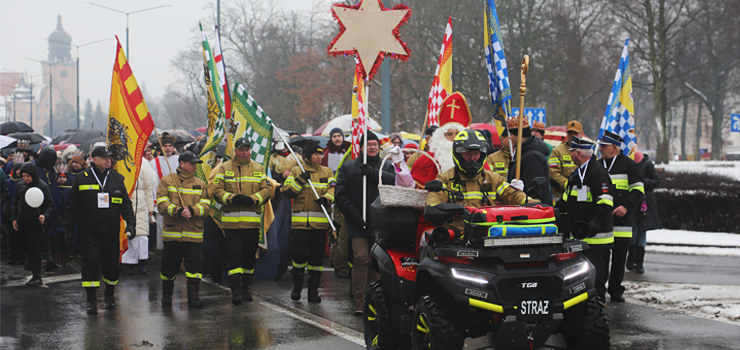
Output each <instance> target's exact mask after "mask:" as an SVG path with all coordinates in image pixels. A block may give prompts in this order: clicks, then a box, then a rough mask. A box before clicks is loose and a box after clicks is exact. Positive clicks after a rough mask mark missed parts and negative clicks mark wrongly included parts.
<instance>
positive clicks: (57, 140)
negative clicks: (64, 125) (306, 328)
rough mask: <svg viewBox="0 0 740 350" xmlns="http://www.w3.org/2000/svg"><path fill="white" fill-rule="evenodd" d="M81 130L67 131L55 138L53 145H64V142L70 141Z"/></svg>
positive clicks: (52, 141)
mask: <svg viewBox="0 0 740 350" xmlns="http://www.w3.org/2000/svg"><path fill="white" fill-rule="evenodd" d="M78 131H80V129H67V130H65V131H64V132H63V133H61V134H59V135H57V136H54V138H53V139H52V140H51V144H52V145H58V144H60V143H62V142H63V141H67V140H69V138H70V137H72V136H74V135H75V134H76V133H77V132H78Z"/></svg>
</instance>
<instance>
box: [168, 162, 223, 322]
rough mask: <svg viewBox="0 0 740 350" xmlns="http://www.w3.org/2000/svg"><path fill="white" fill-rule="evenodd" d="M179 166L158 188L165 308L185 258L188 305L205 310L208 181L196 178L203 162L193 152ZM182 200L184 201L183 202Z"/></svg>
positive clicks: (209, 201)
mask: <svg viewBox="0 0 740 350" xmlns="http://www.w3.org/2000/svg"><path fill="white" fill-rule="evenodd" d="M178 160H179V163H180V167H178V168H177V171H176V172H175V173H172V174H169V175H166V176H164V177H163V178H162V180H161V181H160V182H159V186H158V187H157V209H158V210H159V212H160V213H162V218H163V220H164V222H163V226H162V227H163V228H162V241H163V242H164V249H163V250H162V270H161V274H160V276H161V277H162V305H163V306H170V305H172V294H173V289H174V286H175V277H177V273H178V272H179V271H180V262H182V261H183V259H185V276H186V277H187V286H188V306H189V307H193V308H201V307H203V302H201V301H200V297H199V296H198V294H199V292H200V280H201V278H202V277H203V275H202V272H203V267H202V260H203V258H202V257H201V251H202V246H203V219H202V218H203V217H204V216H205V215H206V214H207V213H208V208H209V207H210V206H211V200H210V199H208V191H207V190H206V182H205V181H203V180H201V179H199V178H197V177H195V170H196V169H197V167H198V163H203V161H202V160H200V159H198V158H197V157H196V156H195V154H193V152H190V151H186V152H183V153H182V154H181V155H180V157H179V158H178ZM181 200H182V201H181Z"/></svg>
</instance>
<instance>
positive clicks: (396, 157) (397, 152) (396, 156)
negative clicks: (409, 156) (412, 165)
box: [388, 146, 406, 164]
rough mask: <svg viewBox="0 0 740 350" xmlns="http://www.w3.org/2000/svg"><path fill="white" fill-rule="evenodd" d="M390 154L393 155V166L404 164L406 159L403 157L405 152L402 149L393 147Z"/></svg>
mask: <svg viewBox="0 0 740 350" xmlns="http://www.w3.org/2000/svg"><path fill="white" fill-rule="evenodd" d="M388 153H390V154H391V161H392V162H393V164H398V163H399V162H403V161H404V160H405V159H406V158H405V157H404V155H403V152H402V151H401V147H398V146H393V148H391V150H390V151H388Z"/></svg>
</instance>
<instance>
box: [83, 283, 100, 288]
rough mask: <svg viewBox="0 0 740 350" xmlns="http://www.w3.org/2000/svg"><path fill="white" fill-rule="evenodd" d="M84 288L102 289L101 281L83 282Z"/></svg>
mask: <svg viewBox="0 0 740 350" xmlns="http://www.w3.org/2000/svg"><path fill="white" fill-rule="evenodd" d="M82 287H83V288H97V287H100V281H82Z"/></svg>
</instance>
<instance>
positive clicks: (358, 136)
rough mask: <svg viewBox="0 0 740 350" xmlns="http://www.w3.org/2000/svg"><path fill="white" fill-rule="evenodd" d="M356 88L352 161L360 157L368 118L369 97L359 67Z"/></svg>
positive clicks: (356, 69) (356, 70)
mask: <svg viewBox="0 0 740 350" xmlns="http://www.w3.org/2000/svg"><path fill="white" fill-rule="evenodd" d="M353 85H354V88H353V91H352V159H355V158H357V157H358V156H359V155H360V147H361V146H362V145H361V144H360V142H362V135H363V134H364V132H365V118H367V103H366V101H367V96H365V82H364V81H363V80H362V74H361V72H360V68H359V65H357V66H355V79H354V84H353Z"/></svg>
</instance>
